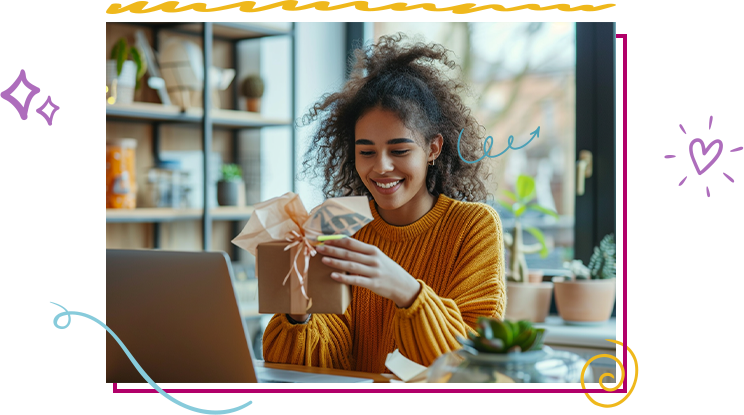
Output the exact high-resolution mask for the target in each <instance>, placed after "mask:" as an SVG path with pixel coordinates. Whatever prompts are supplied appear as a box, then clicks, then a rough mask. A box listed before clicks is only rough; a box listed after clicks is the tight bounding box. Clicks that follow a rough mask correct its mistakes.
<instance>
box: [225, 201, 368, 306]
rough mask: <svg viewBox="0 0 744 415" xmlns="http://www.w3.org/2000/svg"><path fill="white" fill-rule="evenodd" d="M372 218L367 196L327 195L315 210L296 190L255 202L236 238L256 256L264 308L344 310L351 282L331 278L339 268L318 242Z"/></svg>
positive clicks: (353, 229) (351, 231)
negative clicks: (324, 256)
mask: <svg viewBox="0 0 744 415" xmlns="http://www.w3.org/2000/svg"><path fill="white" fill-rule="evenodd" d="M372 219H373V218H372V212H371V211H370V210H369V202H368V201H367V198H366V197H364V196H352V197H340V198H332V199H328V200H326V201H325V202H323V203H322V204H321V205H320V206H318V207H316V208H315V209H313V211H312V212H311V213H310V214H308V213H307V210H306V209H305V207H304V205H303V204H302V202H301V201H300V199H299V196H297V195H296V194H294V193H291V192H290V193H286V194H284V195H282V196H279V197H277V198H274V199H270V200H267V201H266V202H262V203H259V204H257V205H255V206H254V211H253V214H252V215H251V218H250V219H249V220H248V223H246V225H245V228H243V230H242V231H241V232H240V235H238V236H237V237H235V239H233V241H232V242H233V244H235V245H237V246H239V247H241V248H243V249H245V250H247V251H248V252H250V253H252V254H253V255H255V256H256V277H257V278H258V311H259V313H269V314H280V313H288V314H306V313H316V314H343V313H344V312H345V311H346V308H347V307H348V306H349V302H350V301H351V287H349V286H348V285H345V284H341V283H339V282H336V281H334V280H333V279H332V278H331V273H332V272H334V271H337V270H336V269H335V268H331V267H329V266H327V265H325V264H324V263H323V262H322V261H321V258H322V255H320V254H318V253H317V251H315V247H316V246H317V245H318V244H320V243H321V242H320V241H318V238H319V237H321V236H323V235H345V236H352V235H353V234H354V233H355V232H356V231H358V230H359V229H361V228H362V227H363V226H364V225H366V224H367V223H369V222H371V221H372ZM321 239H322V238H321Z"/></svg>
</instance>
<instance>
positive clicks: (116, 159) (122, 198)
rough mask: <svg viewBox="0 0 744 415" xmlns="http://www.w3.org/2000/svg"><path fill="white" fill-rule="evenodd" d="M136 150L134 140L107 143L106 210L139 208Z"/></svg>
mask: <svg viewBox="0 0 744 415" xmlns="http://www.w3.org/2000/svg"><path fill="white" fill-rule="evenodd" d="M136 149H137V140H135V139H134V138H122V139H118V140H114V141H113V142H111V143H106V209H134V208H135V207H136V206H137V180H136V177H135V174H134V171H135V170H134V169H135V152H136Z"/></svg>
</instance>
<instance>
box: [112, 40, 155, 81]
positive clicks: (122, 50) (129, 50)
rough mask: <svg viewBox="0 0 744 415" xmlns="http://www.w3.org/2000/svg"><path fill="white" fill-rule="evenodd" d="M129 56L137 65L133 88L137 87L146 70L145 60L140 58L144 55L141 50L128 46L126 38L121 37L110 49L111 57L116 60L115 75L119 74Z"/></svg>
mask: <svg viewBox="0 0 744 415" xmlns="http://www.w3.org/2000/svg"><path fill="white" fill-rule="evenodd" d="M130 56H131V57H132V60H133V61H134V64H135V65H137V75H136V77H135V78H136V82H137V84H136V86H135V89H139V87H140V79H141V78H142V77H143V76H144V75H145V72H146V71H147V62H146V61H145V60H144V59H143V58H142V57H143V56H144V55H143V54H142V52H141V51H140V50H139V49H137V48H136V47H134V46H132V47H130V46H129V44H128V43H127V39H126V38H124V37H122V38H120V39H119V40H118V41H117V42H116V44H115V45H114V47H113V48H112V49H111V59H112V60H115V61H116V75H117V76H121V70H122V68H123V67H124V62H126V60H127V59H129V57H130Z"/></svg>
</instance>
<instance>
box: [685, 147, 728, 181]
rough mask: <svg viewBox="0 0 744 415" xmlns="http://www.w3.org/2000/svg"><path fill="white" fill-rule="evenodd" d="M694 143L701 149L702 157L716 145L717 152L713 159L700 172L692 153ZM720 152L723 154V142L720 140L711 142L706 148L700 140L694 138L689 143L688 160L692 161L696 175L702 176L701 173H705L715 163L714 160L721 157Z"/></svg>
mask: <svg viewBox="0 0 744 415" xmlns="http://www.w3.org/2000/svg"><path fill="white" fill-rule="evenodd" d="M695 143H700V146H701V147H702V148H703V156H705V155H706V154H708V152H709V151H710V150H711V148H712V147H713V145H714V144H718V152H717V153H716V155H715V157H713V160H711V161H709V162H708V164H706V165H705V167H703V169H702V170H700V167H699V166H698V163H697V160H696V159H695V153H694V152H693V151H692V148H693V147H694V146H695ZM722 152H723V142H722V141H721V140H713V141H711V142H710V144H708V145H707V146H706V145H705V142H704V141H703V140H702V139H700V138H696V139H694V140H692V141H690V158H691V159H692V164H693V165H694V166H695V170H697V173H698V175H702V174H703V173H705V172H706V171H707V170H708V169H709V168H710V167H711V166H712V165H713V164H714V163H715V162H716V160H718V157H720V156H721V153H722Z"/></svg>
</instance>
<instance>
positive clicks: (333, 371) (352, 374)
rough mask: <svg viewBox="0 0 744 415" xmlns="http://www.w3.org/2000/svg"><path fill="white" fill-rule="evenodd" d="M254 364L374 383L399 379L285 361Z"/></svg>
mask: <svg viewBox="0 0 744 415" xmlns="http://www.w3.org/2000/svg"><path fill="white" fill-rule="evenodd" d="M253 364H254V366H256V367H265V368H269V369H283V370H294V371H297V372H303V373H318V374H322V375H336V376H349V377H355V378H365V379H372V381H373V382H374V383H390V380H391V379H393V380H399V379H398V377H397V376H395V375H393V374H391V373H380V374H377V373H369V372H356V371H353V370H341V369H327V368H322V367H308V366H300V365H289V364H285V363H268V362H264V361H263V360H261V361H254V362H253Z"/></svg>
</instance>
